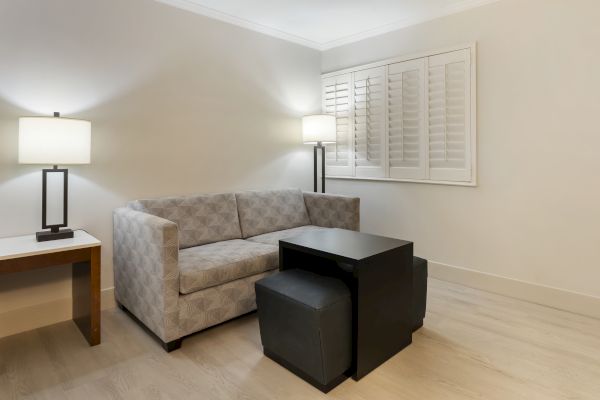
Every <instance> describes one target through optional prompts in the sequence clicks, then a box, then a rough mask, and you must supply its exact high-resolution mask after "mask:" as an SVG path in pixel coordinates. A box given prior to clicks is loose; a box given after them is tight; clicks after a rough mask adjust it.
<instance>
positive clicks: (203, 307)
mask: <svg viewBox="0 0 600 400" xmlns="http://www.w3.org/2000/svg"><path fill="white" fill-rule="evenodd" d="M359 209H360V207H359V199H358V198H350V197H344V196H335V195H328V194H317V193H303V192H301V191H300V190H296V189H288V190H270V191H257V192H241V193H222V194H210V195H197V196H185V197H169V198H159V199H147V200H136V201H133V202H130V203H129V204H128V205H127V206H126V207H123V208H119V209H117V210H115V211H114V248H113V253H114V259H113V264H114V274H115V296H116V300H117V302H118V304H119V306H120V307H121V308H122V309H124V310H126V311H128V312H129V313H130V314H131V315H132V316H133V317H134V318H135V319H137V320H138V321H139V322H141V323H142V324H143V326H145V327H146V328H147V329H148V330H150V331H151V332H152V333H153V334H154V335H155V336H156V338H158V339H159V340H160V342H161V343H162V345H163V347H164V348H165V349H166V350H167V351H171V350H174V349H176V348H179V347H180V346H181V339H182V338H183V337H184V336H187V335H189V334H192V333H194V332H198V331H200V330H202V329H205V328H208V327H210V326H213V325H216V324H219V323H221V322H224V321H227V320H229V319H231V318H234V317H237V316H239V315H242V314H245V313H248V312H250V311H253V310H255V309H256V297H255V293H254V283H255V282H256V281H258V280H259V279H261V278H263V277H265V276H268V275H270V274H272V273H274V272H275V271H276V270H277V268H278V266H279V265H278V243H279V240H280V239H283V238H287V237H291V236H295V235H298V234H300V233H303V232H306V231H310V230H315V229H328V228H343V229H351V230H359V228H360V211H359Z"/></svg>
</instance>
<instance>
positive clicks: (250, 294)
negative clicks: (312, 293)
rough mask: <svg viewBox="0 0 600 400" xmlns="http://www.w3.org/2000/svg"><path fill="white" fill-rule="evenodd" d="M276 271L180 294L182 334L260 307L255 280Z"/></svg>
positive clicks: (187, 333) (196, 330)
mask: <svg viewBox="0 0 600 400" xmlns="http://www.w3.org/2000/svg"><path fill="white" fill-rule="evenodd" d="M274 273H276V271H275V270H273V271H267V272H264V273H262V274H257V275H252V276H249V277H246V278H242V279H238V280H235V281H231V282H228V283H225V284H224V285H219V286H213V287H211V288H208V289H204V290H200V291H198V292H194V293H191V294H186V295H182V296H181V297H180V300H179V303H180V309H179V323H180V331H181V335H182V336H185V335H189V334H191V333H194V332H198V331H200V330H202V329H206V328H208V327H210V326H213V325H216V324H220V323H221V322H223V321H227V320H229V319H231V318H235V317H237V316H239V315H243V314H246V313H249V312H250V311H253V310H256V296H255V294H254V283H255V282H256V281H258V280H260V279H262V278H264V277H266V276H269V275H271V274H274Z"/></svg>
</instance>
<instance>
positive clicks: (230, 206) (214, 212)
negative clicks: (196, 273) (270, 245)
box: [130, 193, 242, 249]
mask: <svg viewBox="0 0 600 400" xmlns="http://www.w3.org/2000/svg"><path fill="white" fill-rule="evenodd" d="M130 207H132V208H134V209H136V210H138V211H143V212H146V213H148V214H152V215H156V216H158V217H161V218H164V219H168V220H170V221H173V222H175V223H176V224H177V227H178V228H179V248H180V249H185V248H187V247H192V246H199V245H202V244H207V243H213V242H218V241H221V240H230V239H239V238H241V237H242V232H241V230H240V221H239V219H238V213H237V204H236V200H235V195H234V194H233V193H221V194H207V195H196V196H182V197H164V198H159V199H147V200H136V201H134V202H131V203H130Z"/></svg>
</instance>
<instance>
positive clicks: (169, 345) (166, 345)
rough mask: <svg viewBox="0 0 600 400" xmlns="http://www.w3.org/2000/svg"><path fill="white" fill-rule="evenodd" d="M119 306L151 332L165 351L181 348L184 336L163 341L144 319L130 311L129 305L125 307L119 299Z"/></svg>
mask: <svg viewBox="0 0 600 400" xmlns="http://www.w3.org/2000/svg"><path fill="white" fill-rule="evenodd" d="M117 307H119V309H120V310H122V311H123V312H124V313H125V314H127V315H129V317H131V319H133V320H134V321H135V322H136V323H137V324H138V325H139V326H140V327H142V328H143V329H144V330H145V331H146V332H147V333H148V334H150V336H152V337H153V338H154V340H156V341H157V342H158V343H159V344H160V345H161V347H162V348H163V349H165V351H166V352H167V353H170V352H172V351H173V350H177V349H179V348H181V341H182V340H183V338H179V339H175V340H172V341H170V342H163V341H162V340H161V339H160V338H159V337H158V336H156V334H155V333H154V332H152V331H151V330H150V329H149V328H148V327H147V326H146V325H144V323H143V322H142V321H140V320H139V319H138V317H136V316H135V315H133V314H132V313H131V311H129V310H128V309H127V307H125V306H124V305H123V304H121V303H119V302H118V301H117Z"/></svg>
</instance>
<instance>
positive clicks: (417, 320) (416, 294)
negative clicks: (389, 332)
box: [413, 257, 427, 331]
mask: <svg viewBox="0 0 600 400" xmlns="http://www.w3.org/2000/svg"><path fill="white" fill-rule="evenodd" d="M426 307H427V260H425V259H422V258H419V257H413V331H416V330H417V329H419V328H420V327H422V326H423V319H425V310H426Z"/></svg>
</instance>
